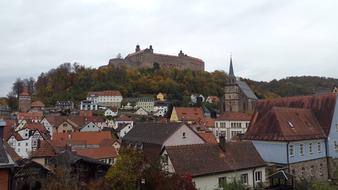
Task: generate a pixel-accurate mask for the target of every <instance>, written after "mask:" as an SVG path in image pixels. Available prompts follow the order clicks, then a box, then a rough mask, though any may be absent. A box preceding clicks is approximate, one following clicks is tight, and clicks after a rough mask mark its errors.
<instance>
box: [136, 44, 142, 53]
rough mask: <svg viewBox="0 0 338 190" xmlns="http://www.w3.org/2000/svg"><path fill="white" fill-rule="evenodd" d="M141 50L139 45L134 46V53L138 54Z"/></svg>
mask: <svg viewBox="0 0 338 190" xmlns="http://www.w3.org/2000/svg"><path fill="white" fill-rule="evenodd" d="M140 50H141V49H140V45H138V44H137V45H136V48H135V52H139V51H140Z"/></svg>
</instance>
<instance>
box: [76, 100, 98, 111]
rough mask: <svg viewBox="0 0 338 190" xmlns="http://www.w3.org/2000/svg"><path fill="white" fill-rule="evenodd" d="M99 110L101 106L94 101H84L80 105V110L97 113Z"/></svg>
mask: <svg viewBox="0 0 338 190" xmlns="http://www.w3.org/2000/svg"><path fill="white" fill-rule="evenodd" d="M98 109H99V105H98V104H97V103H95V102H94V101H92V100H82V101H81V103H80V110H91V111H96V110H98Z"/></svg>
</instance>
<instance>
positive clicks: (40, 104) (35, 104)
mask: <svg viewBox="0 0 338 190" xmlns="http://www.w3.org/2000/svg"><path fill="white" fill-rule="evenodd" d="M32 107H45V104H44V103H42V102H41V101H39V100H38V101H34V102H32Z"/></svg>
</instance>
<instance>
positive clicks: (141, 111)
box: [134, 108, 148, 115]
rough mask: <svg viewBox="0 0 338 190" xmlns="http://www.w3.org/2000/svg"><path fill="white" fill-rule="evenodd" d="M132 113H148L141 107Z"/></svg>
mask: <svg viewBox="0 0 338 190" xmlns="http://www.w3.org/2000/svg"><path fill="white" fill-rule="evenodd" d="M134 114H136V115H148V112H147V111H146V110H145V109H143V108H138V109H137V110H136V112H135V113H134Z"/></svg>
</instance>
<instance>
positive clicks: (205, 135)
mask: <svg viewBox="0 0 338 190" xmlns="http://www.w3.org/2000/svg"><path fill="white" fill-rule="evenodd" d="M198 135H199V136H200V137H202V139H203V140H204V141H205V142H206V143H209V144H218V142H217V140H216V137H215V135H214V134H212V133H211V132H200V133H198Z"/></svg>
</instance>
